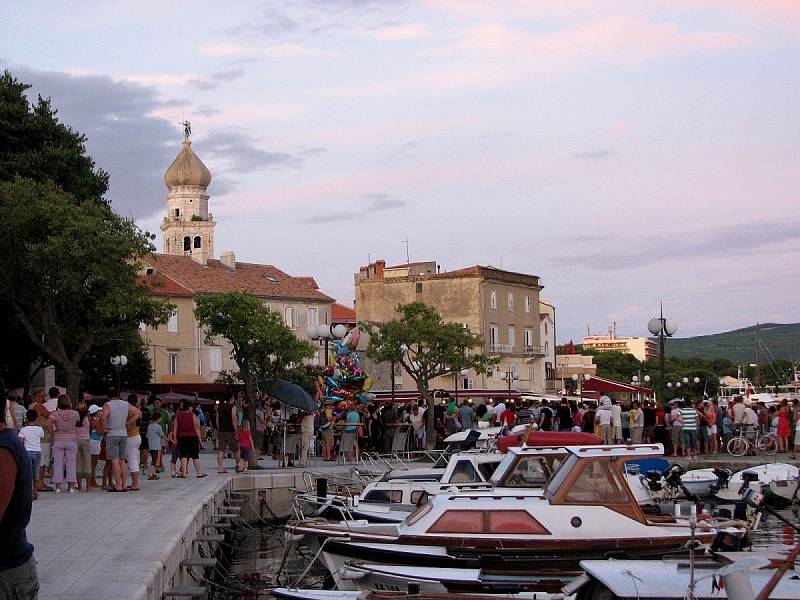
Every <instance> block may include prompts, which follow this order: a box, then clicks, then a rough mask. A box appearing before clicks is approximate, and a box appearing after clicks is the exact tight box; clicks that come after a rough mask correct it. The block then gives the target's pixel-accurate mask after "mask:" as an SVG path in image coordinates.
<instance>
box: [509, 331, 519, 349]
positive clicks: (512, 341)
mask: <svg viewBox="0 0 800 600" xmlns="http://www.w3.org/2000/svg"><path fill="white" fill-rule="evenodd" d="M508 345H509V346H511V347H514V346H516V345H517V330H516V329H514V328H513V327H509V328H508Z"/></svg>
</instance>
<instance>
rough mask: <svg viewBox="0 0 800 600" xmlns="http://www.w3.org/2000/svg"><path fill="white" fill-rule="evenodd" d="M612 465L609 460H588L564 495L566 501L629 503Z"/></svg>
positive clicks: (580, 502) (578, 502) (577, 502)
mask: <svg viewBox="0 0 800 600" xmlns="http://www.w3.org/2000/svg"><path fill="white" fill-rule="evenodd" d="M610 467H611V465H610V463H609V462H608V461H607V460H590V461H586V463H585V464H584V467H583V470H582V471H581V473H580V474H579V475H578V477H576V478H575V481H574V482H573V483H572V486H571V487H570V489H569V490H568V491H567V493H566V494H565V495H564V502H565V503H576V504H583V503H587V502H588V503H598V502H600V503H610V504H621V503H627V502H628V495H627V494H626V493H625V490H624V488H623V487H622V486H621V485H620V482H619V480H618V479H617V477H616V476H615V475H614V473H613V472H612V469H611V468H610Z"/></svg>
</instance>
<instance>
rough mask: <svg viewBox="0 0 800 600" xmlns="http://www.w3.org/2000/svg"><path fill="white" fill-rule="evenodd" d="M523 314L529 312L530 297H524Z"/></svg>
mask: <svg viewBox="0 0 800 600" xmlns="http://www.w3.org/2000/svg"><path fill="white" fill-rule="evenodd" d="M525 312H526V313H529V312H531V297H530V296H525Z"/></svg>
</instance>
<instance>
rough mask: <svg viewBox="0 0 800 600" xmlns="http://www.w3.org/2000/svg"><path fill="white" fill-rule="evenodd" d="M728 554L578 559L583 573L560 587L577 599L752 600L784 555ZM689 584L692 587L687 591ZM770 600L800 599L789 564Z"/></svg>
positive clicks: (799, 581) (796, 580)
mask: <svg viewBox="0 0 800 600" xmlns="http://www.w3.org/2000/svg"><path fill="white" fill-rule="evenodd" d="M771 554H772V555H768V554H767V553H755V552H731V553H719V554H716V555H714V556H713V557H712V558H699V559H698V560H696V561H694V562H693V563H692V562H690V561H687V560H686V559H680V560H675V559H667V560H582V561H581V562H580V567H581V568H582V569H583V570H584V571H585V573H584V574H583V575H581V576H579V577H578V578H576V580H575V581H574V582H572V583H571V584H569V585H568V586H565V588H564V589H563V591H564V593H565V595H567V594H574V598H575V600H634V599H636V600H646V599H653V600H655V599H658V600H684V599H685V598H690V597H691V598H693V599H695V600H718V599H720V598H728V599H730V600H753V598H756V596H757V595H758V594H759V592H760V591H761V590H763V589H764V587H765V586H766V585H767V582H768V581H769V580H770V578H771V577H772V576H773V574H774V573H775V569H776V568H777V567H778V564H779V563H780V562H781V561H783V560H784V559H785V558H786V556H776V555H774V554H775V553H774V552H773V553H771ZM690 585H691V587H692V590H691V594H690V593H689V588H690ZM769 598H770V600H796V599H797V598H800V579H798V578H797V576H796V575H795V574H794V572H793V569H792V568H789V570H788V572H787V573H784V574H783V575H782V577H781V578H780V580H779V581H778V583H777V585H776V586H775V588H774V589H773V590H772V591H771V592H769Z"/></svg>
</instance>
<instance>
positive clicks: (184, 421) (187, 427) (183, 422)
mask: <svg viewBox="0 0 800 600" xmlns="http://www.w3.org/2000/svg"><path fill="white" fill-rule="evenodd" d="M175 418H176V419H177V422H178V431H177V433H178V437H197V432H196V431H195V430H194V414H192V411H190V410H180V411H178V414H177V415H176V417H175Z"/></svg>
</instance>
